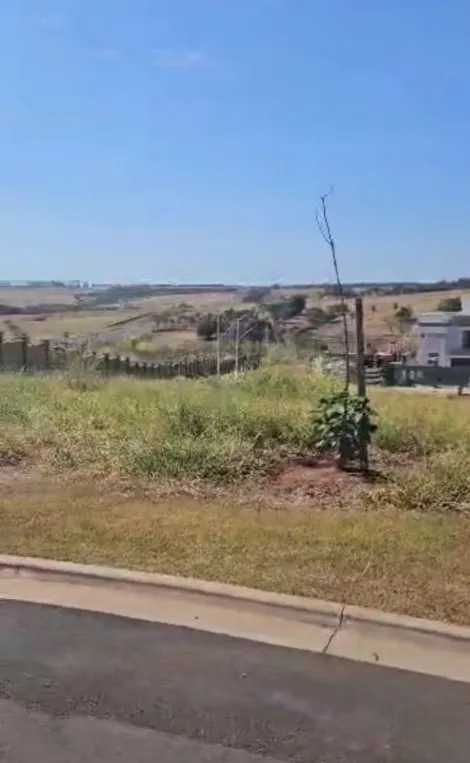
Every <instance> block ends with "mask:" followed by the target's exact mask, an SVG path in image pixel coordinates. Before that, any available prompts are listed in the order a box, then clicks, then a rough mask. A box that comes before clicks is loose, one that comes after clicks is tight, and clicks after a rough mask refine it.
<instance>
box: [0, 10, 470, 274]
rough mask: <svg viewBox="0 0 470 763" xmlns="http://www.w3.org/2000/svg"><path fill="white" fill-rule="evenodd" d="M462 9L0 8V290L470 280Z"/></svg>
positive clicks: (466, 21) (468, 34) (468, 76)
mask: <svg viewBox="0 0 470 763" xmlns="http://www.w3.org/2000/svg"><path fill="white" fill-rule="evenodd" d="M469 39H470V3H469V2H468V0H1V2H0V67H1V72H2V77H1V78H0V254H1V260H0V262H1V267H0V278H3V279H8V278H11V279H21V278H51V277H56V278H75V277H76V278H83V279H91V280H109V281H136V280H153V281H159V282H166V281H170V282H171V281H187V282H194V281H199V282H201V281H205V282H207V281H225V282H232V281H236V282H246V283H248V282H251V283H255V282H274V281H283V282H301V281H314V280H315V281H317V280H327V279H332V276H333V273H332V268H331V263H330V259H329V256H328V252H327V250H326V248H325V245H324V243H323V242H322V240H321V238H320V236H319V234H318V232H317V230H316V228H315V214H314V213H315V206H316V204H317V198H318V195H319V194H320V193H322V192H324V191H326V190H328V189H329V188H330V186H332V185H333V186H334V188H335V192H334V196H333V197H332V198H331V202H330V211H331V222H332V225H333V228H334V231H335V234H336V238H337V244H338V254H339V258H340V264H341V268H342V273H343V277H344V279H346V280H375V279H390V280H393V279H410V280H411V279H423V280H427V279H435V278H441V277H447V278H451V277H455V276H459V275H467V276H468V275H470V257H469V255H470V45H469V44H468V41H469Z"/></svg>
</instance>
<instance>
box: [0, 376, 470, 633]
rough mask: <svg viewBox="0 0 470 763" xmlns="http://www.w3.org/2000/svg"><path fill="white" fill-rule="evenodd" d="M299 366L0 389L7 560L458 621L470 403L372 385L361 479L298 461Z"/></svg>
mask: <svg viewBox="0 0 470 763" xmlns="http://www.w3.org/2000/svg"><path fill="white" fill-rule="evenodd" d="M334 385H335V382H334V381H332V380H331V379H329V378H326V377H323V376H319V375H317V374H314V373H312V372H310V371H309V370H308V369H307V368H302V367H299V366H297V367H294V366H282V365H268V366H265V367H263V368H261V369H259V370H258V371H255V372H252V373H249V374H247V375H245V376H240V377H238V378H232V377H230V378H226V379H224V380H216V379H211V380H201V381H189V380H188V381H185V380H174V381H162V382H159V383H156V384H155V383H153V384H151V383H148V382H145V381H141V382H139V381H130V380H129V381H126V380H113V381H107V382H106V381H104V380H102V379H99V378H95V377H93V376H86V377H81V376H79V375H78V376H77V375H76V374H75V373H74V372H70V373H68V374H66V375H65V376H63V377H59V376H49V377H40V376H36V377H28V376H25V375H8V374H4V375H2V376H0V427H1V429H0V431H1V437H0V465H1V468H0V486H1V498H0V509H1V512H0V533H1V536H0V537H1V539H2V540H1V548H2V552H4V553H15V554H17V553H18V554H32V555H40V556H46V557H47V556H49V557H57V558H62V559H70V560H75V561H84V562H101V563H111V564H117V565H120V566H128V567H136V568H144V569H149V570H156V571H160V572H167V573H173V574H184V575H191V576H195V577H205V578H211V579H218V580H224V581H229V582H234V583H241V584H245V585H250V586H255V587H256V586H258V587H263V588H266V589H271V590H283V591H285V592H291V593H297V594H304V595H312V596H319V597H324V598H331V599H336V600H342V601H344V600H347V601H349V602H354V603H358V604H362V605H366V606H377V607H381V608H384V609H390V610H396V611H402V612H407V613H410V614H415V615H422V616H427V617H438V618H443V619H448V620H452V621H457V622H467V623H468V622H470V598H469V596H468V587H469V584H470V557H469V555H468V545H469V542H470V469H469V467H470V401H469V399H468V397H462V398H452V399H448V398H447V397H444V396H427V395H403V394H400V393H397V392H395V393H394V392H390V391H388V390H383V389H378V390H374V391H373V395H372V397H373V404H374V407H375V408H376V410H377V411H378V413H379V429H378V431H377V433H376V436H375V442H374V450H373V460H374V466H375V467H376V469H377V471H378V472H379V476H380V478H379V479H377V481H375V482H373V483H369V482H367V481H362V480H361V479H360V478H359V477H357V476H354V475H344V474H342V473H340V472H338V471H337V470H336V468H335V467H334V466H332V465H331V464H330V463H329V462H323V461H317V462H315V463H313V464H312V462H311V460H310V458H309V457H311V454H312V421H313V411H314V409H315V407H316V405H317V403H318V400H319V398H320V397H321V396H322V395H323V394H324V393H325V392H327V391H329V390H331V389H332V387H334Z"/></svg>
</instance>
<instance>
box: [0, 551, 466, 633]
mask: <svg viewBox="0 0 470 763" xmlns="http://www.w3.org/2000/svg"><path fill="white" fill-rule="evenodd" d="M0 576H1V577H14V576H22V577H30V578H34V579H39V580H46V581H50V582H54V581H56V582H58V581H61V582H66V583H74V582H75V583H86V584H88V585H90V584H95V585H100V584H108V585H113V586H125V587H126V588H127V587H129V586H131V587H140V588H145V589H147V591H149V590H150V591H151V590H152V589H153V590H154V591H155V592H157V591H159V592H162V591H166V592H169V593H173V594H177V593H181V594H185V595H186V596H188V595H192V596H194V597H203V598H204V599H205V600H211V599H212V600H213V601H214V603H225V604H229V605H232V606H236V607H237V608H239V609H245V610H251V611H258V612H261V613H262V612H263V610H264V611H266V609H268V610H269V611H270V613H271V614H275V615H276V616H277V617H281V618H282V617H286V618H289V619H294V620H299V621H301V622H304V623H305V622H311V623H313V624H315V625H318V626H321V627H325V628H332V629H333V631H334V634H336V633H338V632H339V631H340V630H343V629H349V628H353V629H355V630H357V631H359V632H363V633H372V634H374V633H375V634H378V633H379V632H380V631H383V632H387V633H389V634H390V632H392V633H394V634H395V635H396V637H397V638H413V636H415V637H418V638H419V637H423V636H424V637H426V636H427V637H429V638H430V639H431V640H432V638H433V637H434V638H438V639H439V641H441V642H442V640H447V639H450V640H452V641H454V642H455V641H458V642H464V643H465V642H467V643H468V644H470V627H466V626H459V625H452V624H449V623H444V622H438V621H433V620H424V619H420V618H415V617H409V616H407V615H398V614H393V613H388V612H381V611H379V610H375V609H366V608H363V607H357V606H353V605H348V604H341V603H337V602H331V601H322V600H320V599H310V598H306V597H302V596H289V595H287V594H278V593H271V592H268V591H261V590H257V589H251V588H243V587H241V586H235V585H229V584H226V583H215V582H210V581H205V580H194V579H190V578H182V577H173V576H169V575H159V574H153V573H146V572H136V571H132V570H125V569H119V568H113V567H100V566H95V565H85V564H75V563H73V562H58V561H53V560H48V559H39V558H31V557H18V556H9V555H0ZM449 646H450V645H449Z"/></svg>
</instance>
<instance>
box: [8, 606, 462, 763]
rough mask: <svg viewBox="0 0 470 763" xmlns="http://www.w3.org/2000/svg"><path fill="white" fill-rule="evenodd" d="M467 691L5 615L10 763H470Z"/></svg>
mask: <svg viewBox="0 0 470 763" xmlns="http://www.w3.org/2000/svg"><path fill="white" fill-rule="evenodd" d="M469 760H470V685H467V684H463V683H462V684H460V683H453V682H450V681H446V680H444V679H437V678H432V677H428V676H419V675H416V674H413V673H405V672H401V671H397V670H391V669H387V668H382V667H378V666H377V667H376V666H370V665H361V664H358V663H353V662H348V661H345V660H340V659H337V658H334V657H328V656H324V655H318V654H313V653H306V652H299V651H294V650H287V649H282V648H279V647H272V646H265V645H263V644H259V643H253V642H249V641H242V640H237V639H231V638H228V637H226V636H215V635H212V634H207V633H203V632H200V631H195V630H189V629H185V628H177V627H172V626H166V625H159V624H153V623H151V624H150V623H143V622H139V621H135V620H125V619H122V618H118V617H112V616H109V615H97V614H94V613H85V612H78V611H73V610H64V609H56V608H53V607H46V606H41V605H36V604H24V603H19V602H7V601H5V602H0V761H2V763H30V762H31V761H34V762H35V761H47V762H48V763H63V762H64V761H68V763H79V762H80V763H82V762H83V763H85V761H87V763H88V762H89V761H93V763H95V762H96V763H114V761H126V763H128V761H132V762H133V763H150V761H151V762H152V763H186V762H187V763H255V761H264V762H265V763H274V761H302V762H303V761H305V763H390V762H391V763H443V761H445V762H446V763H468V761H469Z"/></svg>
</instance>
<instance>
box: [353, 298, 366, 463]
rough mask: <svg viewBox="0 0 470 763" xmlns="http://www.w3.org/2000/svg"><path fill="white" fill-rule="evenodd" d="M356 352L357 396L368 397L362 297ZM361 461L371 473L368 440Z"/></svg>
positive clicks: (358, 304) (361, 445)
mask: <svg viewBox="0 0 470 763" xmlns="http://www.w3.org/2000/svg"><path fill="white" fill-rule="evenodd" d="M356 350H357V394H358V395H359V397H366V395H367V391H366V369H365V364H364V355H365V341H364V306H363V302H362V297H356ZM359 461H360V465H361V469H362V471H363V472H368V471H369V453H368V447H367V440H366V439H364V438H361V442H360V443H359Z"/></svg>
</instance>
